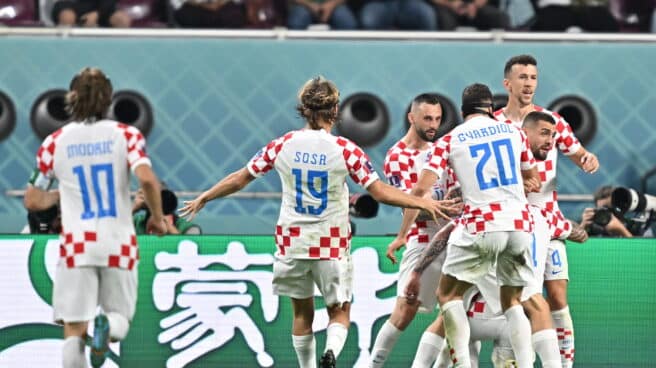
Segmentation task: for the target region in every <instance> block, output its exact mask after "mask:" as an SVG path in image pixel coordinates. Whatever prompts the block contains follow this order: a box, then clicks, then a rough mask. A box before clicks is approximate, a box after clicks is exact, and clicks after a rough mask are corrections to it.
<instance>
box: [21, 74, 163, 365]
mask: <svg viewBox="0 0 656 368" xmlns="http://www.w3.org/2000/svg"><path fill="white" fill-rule="evenodd" d="M111 96H112V87H111V83H110V82H109V79H108V78H106V77H105V75H104V74H103V73H102V72H101V71H100V70H98V69H92V68H86V69H84V70H82V72H80V74H78V75H77V76H76V77H75V78H74V79H73V81H72V82H71V88H70V92H69V93H68V95H67V97H66V98H67V105H68V107H69V109H70V110H71V112H72V115H73V118H74V119H75V121H74V122H71V123H69V124H67V125H65V126H64V127H63V128H61V129H59V130H57V131H56V132H54V133H52V134H50V135H49V136H48V137H46V139H45V140H44V141H43V143H42V144H41V147H40V148H39V150H38V153H37V167H38V170H39V173H40V176H42V177H43V178H45V179H56V180H57V181H58V183H59V198H60V207H61V217H62V232H61V235H60V241H61V245H60V252H59V255H60V259H59V264H58V267H57V273H56V276H55V282H54V291H53V307H54V317H55V321H57V322H63V323H64V337H65V341H64V352H63V360H64V362H63V365H64V367H66V368H68V367H84V366H86V363H85V359H84V355H83V353H84V345H85V343H84V337H85V335H86V331H87V323H88V321H89V320H91V319H93V318H94V315H95V314H96V309H97V308H98V306H100V307H101V309H102V314H100V315H99V316H97V317H96V318H95V322H94V323H95V326H94V336H93V340H92V343H91V348H92V349H91V351H92V355H91V363H92V365H93V366H94V367H99V366H100V365H102V363H103V362H104V360H105V357H106V354H107V349H108V339H109V338H110V337H111V338H112V339H113V340H121V339H123V338H124V337H125V336H126V335H127V332H128V328H129V322H130V320H131V319H132V317H133V315H134V311H135V305H136V297H137V274H136V271H137V263H138V260H139V251H138V248H137V239H136V236H135V231H134V227H133V225H132V214H131V201H130V192H129V188H130V180H129V179H130V177H129V173H130V171H132V172H133V173H134V174H135V175H136V176H137V178H138V179H139V181H140V184H141V186H142V187H143V188H144V192H145V197H146V202H147V204H148V207H149V208H151V209H153V208H156V209H158V210H155V211H153V215H152V216H154V218H153V219H152V220H151V225H152V226H151V227H152V228H153V229H154V231H155V232H157V233H164V232H165V231H166V225H165V224H164V217H163V214H162V211H161V208H162V207H161V203H160V189H159V183H158V180H157V177H156V176H155V175H154V174H153V172H152V170H151V167H150V166H151V165H150V159H149V158H148V156H147V155H146V152H145V144H146V142H145V139H144V137H143V135H142V134H141V133H140V132H139V130H138V129H136V128H134V127H130V126H127V125H123V124H119V123H117V122H115V121H111V120H104V119H102V115H103V113H104V112H105V111H107V108H108V107H109V104H110V103H111ZM46 181H48V180H36V181H35V184H36V183H40V182H46ZM49 193H50V192H47V191H46V188H41V187H39V186H38V184H36V185H34V186H31V187H29V188H28V191H27V193H26V202H25V203H26V206H27V204H28V203H39V202H47V201H48V196H49ZM28 207H29V206H28Z"/></svg>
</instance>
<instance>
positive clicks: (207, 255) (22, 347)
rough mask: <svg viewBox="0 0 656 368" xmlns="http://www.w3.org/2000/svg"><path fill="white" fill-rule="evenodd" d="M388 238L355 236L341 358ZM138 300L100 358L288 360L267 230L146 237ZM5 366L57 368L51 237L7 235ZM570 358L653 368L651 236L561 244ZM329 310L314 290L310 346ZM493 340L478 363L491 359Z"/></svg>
mask: <svg viewBox="0 0 656 368" xmlns="http://www.w3.org/2000/svg"><path fill="white" fill-rule="evenodd" d="M390 240H391V239H390V238H387V237H360V238H355V239H353V252H352V253H353V261H354V269H355V275H354V280H355V285H354V298H353V305H352V325H351V328H350V331H349V336H348V340H347V343H346V347H345V349H344V351H343V352H342V354H341V356H340V358H339V362H338V363H339V366H340V367H364V366H366V362H367V360H368V357H369V350H370V349H371V346H372V344H373V340H374V338H375V336H376V333H377V332H378V329H379V328H380V327H381V325H382V323H383V322H384V321H385V320H386V318H387V316H388V314H389V313H390V312H391V310H392V308H393V305H394V302H395V295H396V273H397V271H398V266H394V265H392V264H391V263H390V262H389V261H388V260H387V259H386V258H385V249H386V247H387V243H388V242H389V241H390ZM139 244H140V249H141V262H140V264H139V299H138V305H137V312H136V316H135V319H134V321H133V324H132V327H131V330H130V333H129V335H128V337H127V338H126V339H125V340H124V341H123V342H121V343H120V344H113V345H112V346H111V348H112V351H113V353H114V356H113V357H112V359H111V360H110V361H108V362H107V363H106V364H105V367H125V368H131V367H138V368H150V367H153V368H155V367H156V368H161V367H167V368H179V367H270V366H275V367H295V366H297V363H296V356H295V353H294V350H293V348H292V345H291V335H290V331H291V323H292V321H291V315H292V312H291V306H290V303H289V301H288V300H287V299H286V298H278V297H277V296H275V295H273V293H272V287H271V279H272V272H271V268H272V264H273V256H272V253H273V249H274V247H273V238H272V237H269V236H198V237H176V236H168V237H163V238H156V237H149V236H145V237H141V238H140V239H139ZM0 247H2V248H1V249H2V250H3V257H2V259H1V260H0V295H2V297H1V298H0V367H2V368H4V367H8V368H12V367H21V368H24V367H37V366H39V367H53V368H54V367H61V343H62V331H61V328H60V327H59V326H57V325H55V324H53V323H52V308H51V299H52V279H53V276H54V269H55V265H56V262H57V257H58V252H59V249H58V248H59V244H58V241H57V239H55V238H53V237H45V236H9V235H6V236H2V237H0ZM568 257H569V262H570V278H571V282H570V290H569V299H570V309H571V310H572V315H573V318H574V324H575V335H576V367H590V368H592V367H595V368H598V367H653V366H654V364H655V363H654V362H656V349H655V347H656V346H655V345H654V339H653V336H654V334H655V333H656V241H654V240H653V239H649V240H647V239H641V240H628V239H622V240H616V239H591V240H590V241H588V242H587V243H586V244H582V245H581V244H570V245H569V246H568ZM434 317H435V313H433V314H430V315H420V316H419V318H417V319H416V320H415V321H414V322H413V323H412V325H411V326H410V327H409V328H408V330H407V331H406V332H405V333H404V334H403V337H402V338H401V339H400V341H399V343H398V344H397V346H396V348H395V350H394V352H393V353H392V356H391V357H390V359H389V360H388V364H387V366H389V367H408V366H410V362H411V361H412V358H413V357H414V353H415V349H416V346H417V343H418V341H419V338H420V336H421V333H422V332H423V329H424V328H425V326H427V324H428V323H429V322H430V321H431V320H432V319H433V318H434ZM326 325H327V314H326V312H325V308H324V305H323V303H322V300H321V298H320V297H317V299H316V314H315V323H314V329H315V332H316V337H317V351H318V353H320V352H321V350H322V348H323V346H324V343H325V328H326ZM489 352H490V348H489V344H484V348H483V351H482V352H481V366H482V367H490V366H491V363H490V359H489V354H490V353H489Z"/></svg>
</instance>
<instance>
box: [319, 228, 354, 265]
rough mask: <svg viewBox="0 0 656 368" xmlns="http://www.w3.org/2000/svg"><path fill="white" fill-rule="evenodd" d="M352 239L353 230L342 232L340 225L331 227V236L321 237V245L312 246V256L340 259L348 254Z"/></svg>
mask: <svg viewBox="0 0 656 368" xmlns="http://www.w3.org/2000/svg"><path fill="white" fill-rule="evenodd" d="M350 240H351V232H350V231H348V233H347V234H344V235H342V234H340V232H339V228H338V227H331V228H330V235H329V236H322V237H320V238H319V246H318V247H317V246H310V247H309V252H310V258H316V259H340V258H341V257H342V256H343V255H345V254H346V252H347V251H348V248H349V244H350Z"/></svg>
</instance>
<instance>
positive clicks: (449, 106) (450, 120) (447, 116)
mask: <svg viewBox="0 0 656 368" xmlns="http://www.w3.org/2000/svg"><path fill="white" fill-rule="evenodd" d="M430 93H431V94H435V95H437V96H438V99H439V100H440V106H441V107H442V122H441V123H440V127H439V129H437V138H440V137H442V136H443V135H445V134H446V133H448V132H449V131H451V129H453V128H455V127H456V125H458V124H460V123H461V122H462V119H461V116H460V110H458V109H457V108H456V105H454V104H453V101H451V100H450V99H449V98H448V97H446V96H444V95H443V94H440V93H434V92H430ZM410 108H412V102H411V103H409V104H408V107H406V109H405V115H404V116H403V119H404V121H405V125H406V128H409V127H410V120H408V113H409V112H410Z"/></svg>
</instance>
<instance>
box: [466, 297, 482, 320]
mask: <svg viewBox="0 0 656 368" xmlns="http://www.w3.org/2000/svg"><path fill="white" fill-rule="evenodd" d="M483 312H485V301H480V302H479V301H475V302H474V303H472V305H471V307H469V310H468V311H467V317H469V318H472V317H474V316H475V315H476V314H481V313H483Z"/></svg>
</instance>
